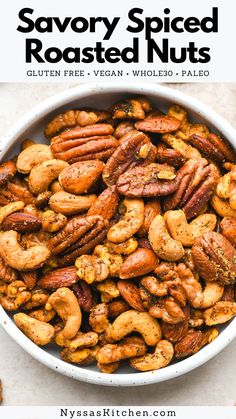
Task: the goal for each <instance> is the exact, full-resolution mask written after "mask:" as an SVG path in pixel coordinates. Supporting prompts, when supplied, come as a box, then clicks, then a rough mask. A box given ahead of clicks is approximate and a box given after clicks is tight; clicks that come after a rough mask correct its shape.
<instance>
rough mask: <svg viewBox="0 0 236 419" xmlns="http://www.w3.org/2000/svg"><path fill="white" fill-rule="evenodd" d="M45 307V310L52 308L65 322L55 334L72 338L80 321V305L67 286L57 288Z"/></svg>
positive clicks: (63, 337)
mask: <svg viewBox="0 0 236 419" xmlns="http://www.w3.org/2000/svg"><path fill="white" fill-rule="evenodd" d="M45 308H46V310H51V309H52V308H53V309H54V310H55V311H56V312H57V314H58V315H59V316H60V317H61V319H62V320H63V321H64V322H65V326H64V329H63V330H62V331H61V332H59V333H58V335H57V337H58V339H59V338H62V339H65V340H66V339H73V338H74V337H75V336H76V334H77V333H78V331H79V329H80V326H81V321H82V315H81V310H80V306H79V303H78V300H77V298H76V296H75V294H74V293H73V292H72V291H71V290H70V289H69V288H66V287H64V288H58V289H57V290H56V291H55V292H54V293H53V294H51V295H50V297H49V299H48V302H47V304H46V306H45Z"/></svg>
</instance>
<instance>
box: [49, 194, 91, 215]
mask: <svg viewBox="0 0 236 419" xmlns="http://www.w3.org/2000/svg"><path fill="white" fill-rule="evenodd" d="M96 199H97V197H96V195H86V196H78V195H74V194H71V193H68V192H64V191H63V192H56V193H54V194H53V195H52V197H51V198H50V199H49V205H50V207H51V209H52V210H53V211H55V212H59V213H61V214H64V215H74V214H78V213H80V212H84V211H87V210H88V209H89V208H90V207H91V205H92V204H93V203H94V202H95V201H96Z"/></svg>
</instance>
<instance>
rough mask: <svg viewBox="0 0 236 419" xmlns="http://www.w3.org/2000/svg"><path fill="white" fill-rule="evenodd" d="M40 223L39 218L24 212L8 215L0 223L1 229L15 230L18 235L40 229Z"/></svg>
mask: <svg viewBox="0 0 236 419" xmlns="http://www.w3.org/2000/svg"><path fill="white" fill-rule="evenodd" d="M41 225H42V223H41V220H40V218H39V217H36V216H35V215H32V214H27V213H24V212H15V213H13V214H10V215H8V216H7V217H6V218H5V219H4V220H3V223H2V229H3V230H4V231H7V230H15V231H17V232H18V233H25V232H26V233H31V232H32V231H37V230H39V229H40V227H41Z"/></svg>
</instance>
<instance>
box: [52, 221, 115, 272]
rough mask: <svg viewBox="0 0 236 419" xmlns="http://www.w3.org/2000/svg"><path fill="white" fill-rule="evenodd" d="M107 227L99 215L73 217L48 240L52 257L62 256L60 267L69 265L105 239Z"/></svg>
mask: <svg viewBox="0 0 236 419" xmlns="http://www.w3.org/2000/svg"><path fill="white" fill-rule="evenodd" d="M107 227H108V223H107V221H106V220H104V219H103V218H102V217H100V216H99V215H91V216H87V217H80V216H77V217H73V218H71V219H70V221H69V222H68V223H67V225H66V226H65V227H64V228H63V229H62V230H61V231H60V232H59V233H58V234H56V235H55V236H54V237H52V238H51V239H50V240H49V246H50V248H51V251H52V253H53V254H54V255H62V257H61V258H60V264H61V265H62V266H63V265H69V264H70V263H73V262H74V261H75V259H76V258H77V257H78V256H80V255H83V254H86V253H88V252H89V251H90V250H93V249H94V247H95V246H96V245H97V244H99V243H100V242H101V241H102V240H103V239H104V238H105V236H106V233H107Z"/></svg>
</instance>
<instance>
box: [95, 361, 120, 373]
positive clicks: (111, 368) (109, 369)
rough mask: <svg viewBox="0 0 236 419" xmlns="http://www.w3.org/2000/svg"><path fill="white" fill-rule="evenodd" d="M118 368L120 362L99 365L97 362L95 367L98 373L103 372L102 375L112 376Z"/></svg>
mask: <svg viewBox="0 0 236 419" xmlns="http://www.w3.org/2000/svg"><path fill="white" fill-rule="evenodd" d="M119 366H120V362H119V361H118V362H112V363H111V364H101V362H97V367H98V369H99V371H101V372H103V373H104V374H112V373H113V372H115V371H116V370H118V368H119Z"/></svg>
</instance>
